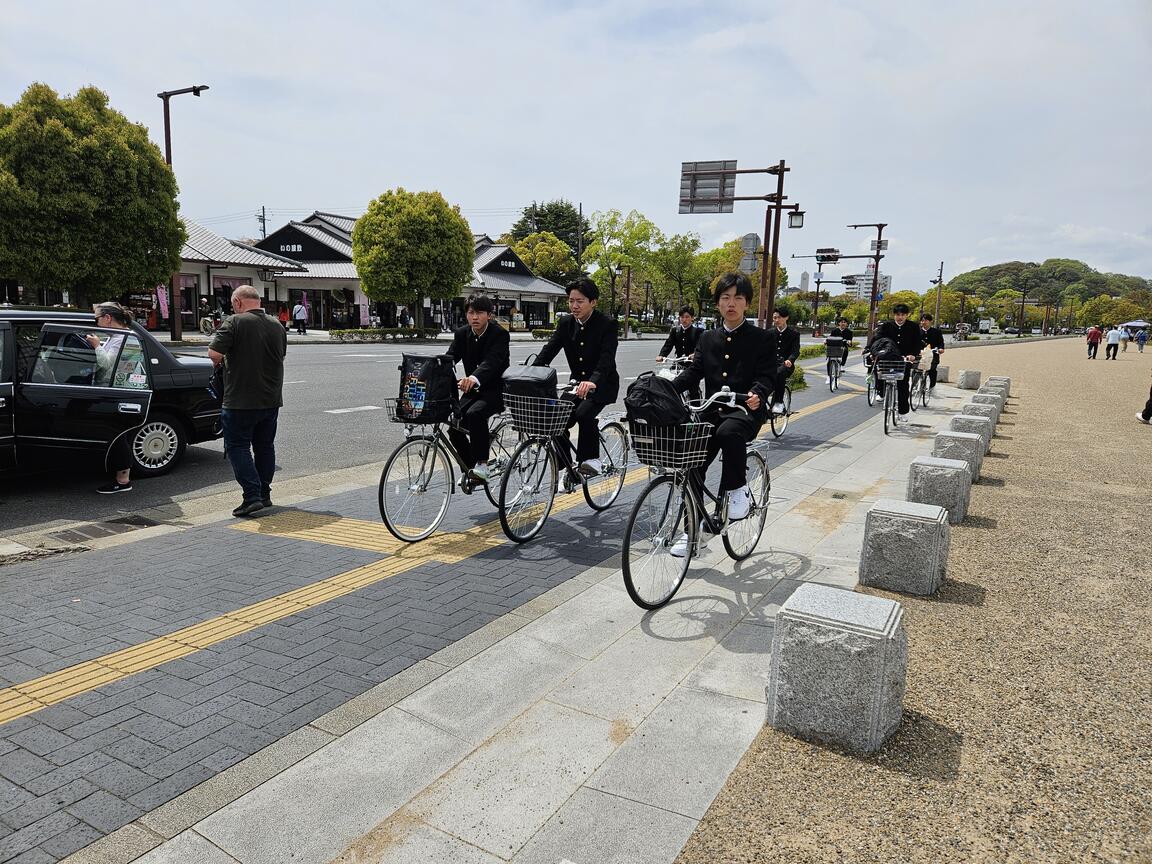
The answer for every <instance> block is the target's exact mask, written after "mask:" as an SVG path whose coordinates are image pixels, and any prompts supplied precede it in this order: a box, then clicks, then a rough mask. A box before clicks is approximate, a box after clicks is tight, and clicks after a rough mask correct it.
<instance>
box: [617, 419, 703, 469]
mask: <svg viewBox="0 0 1152 864" xmlns="http://www.w3.org/2000/svg"><path fill="white" fill-rule="evenodd" d="M713 430H714V427H713V426H712V424H711V423H680V424H678V425H676V426H653V425H651V424H648V423H642V422H640V421H639V420H629V421H628V433H629V437H630V438H631V439H632V452H633V453H634V454H635V455H636V460H637V461H638V462H640V463H641V464H642V465H647V466H649V467H651V468H667V469H670V470H674V471H679V470H683V469H685V468H694V467H696V466H697V465H703V464H704V463H705V462H706V461H708V441H709V439H711V437H712V432H713Z"/></svg>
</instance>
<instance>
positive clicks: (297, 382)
mask: <svg viewBox="0 0 1152 864" xmlns="http://www.w3.org/2000/svg"><path fill="white" fill-rule="evenodd" d="M284 383H285V384H307V383H308V382H307V381H305V380H304V379H303V378H301V379H300V380H299V381H285V382H284Z"/></svg>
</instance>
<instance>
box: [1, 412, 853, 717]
mask: <svg viewBox="0 0 1152 864" xmlns="http://www.w3.org/2000/svg"><path fill="white" fill-rule="evenodd" d="M855 395H856V394H851V393H849V394H844V395H842V396H836V397H833V398H831V399H827V400H825V401H823V402H820V403H818V404H816V405H813V406H812V407H810V408H805V409H804V412H803V416H805V417H808V416H811V415H812V414H815V413H816V412H818V411H822V410H824V409H825V408H829V407H831V406H832V405H836V404H838V403H840V402H843V401H845V400H846V399H850V398H853V397H854V396H855ZM769 434H770V433H769ZM646 479H648V472H647V471H644V470H642V469H641V470H637V469H633V470H632V471H630V472H629V473H628V476H627V478H626V479H625V485H632V484H633V483H638V482H640V481H642V480H646ZM583 504H584V496H583V495H582V494H580V493H573V494H571V495H564V496H561V497H559V498H557V499H556V502H555V504H554V505H553V507H552V512H553V513H562V512H564V511H565V510H570V509H572V508H574V507H576V506H582V505H583ZM232 527H233V528H235V529H236V530H238V531H248V532H251V533H254V534H264V535H268V536H274V537H285V538H291V539H295V540H308V541H311V542H314V543H325V544H328V545H332V546H342V547H345V548H350V549H362V550H366V551H369V552H379V553H381V554H384V555H388V556H389V557H388V558H385V559H383V560H381V561H376V562H373V563H372V564H367V565H365V566H363V567H357V568H356V569H354V570H349V571H348V572H347V573H340V574H338V575H336V576H331V577H329V578H327V579H322V580H320V581H319V582H315V583H313V584H311V585H305V586H304V587H302V588H296V589H294V590H292V591H288V592H287V593H284V594H280V595H278V596H276V597H270V598H268V599H267V600H262V601H260V602H259V603H253V604H252V605H250V606H245V607H243V608H241V609H236V610H234V611H232V612H227V613H225V614H223V615H219V616H217V617H215V618H210V619H208V620H207V621H203V622H201V623H199V624H194V625H192V626H191V627H185V628H183V629H181V630H177V631H175V632H173V633H169V634H167V635H165V636H159V637H157V638H155V639H150V640H149V641H147V642H143V643H141V644H139V645H133V646H131V647H129V648H124V649H121V650H120V651H115V652H113V653H111V654H105V655H104V656H102V657H97V658H96V659H94V660H88V661H85V662H83V663H79V664H77V665H75V666H69V667H68V668H67V669H61V670H60V671H59V672H52V673H49V674H48V675H42V676H40V677H39V678H35V679H33V680H31V681H26V682H24V683H22V684H14V685H13V686H11V687H7V688H3V689H0V725H3V724H4V723H7V722H9V721H11V720H15V719H16V718H18V717H24V716H27V715H28V714H34V713H35V712H37V711H40V710H42V709H44V708H47V707H48V706H50V705H56V704H58V703H60V702H63V701H64V700H66V699H69V698H71V697H72V696H78V695H79V694H81V693H87V692H89V691H91V690H95V689H97V688H98V687H103V686H104V685H106V684H111V683H113V682H114V681H119V680H121V679H123V678H127V677H128V676H130V675H135V674H136V673H137V672H145V671H147V670H149V669H155V668H156V667H157V666H160V665H163V664H164V663H167V662H169V661H170V660H176V659H179V658H180V657H186V656H188V655H189V654H194V653H196V652H197V651H199V650H201V649H203V648H207V647H209V646H211V645H215V644H217V643H218V642H223V641H224V640H225V639H231V638H232V637H233V636H239V635H241V634H243V633H248V632H250V631H252V630H255V629H256V628H257V627H260V626H262V625H264V624H269V623H271V622H273V621H279V620H280V619H281V618H287V617H289V616H290V615H295V614H297V613H298V612H303V611H305V610H307V609H311V608H313V607H315V606H319V605H320V604H322V603H327V602H328V601H329V600H334V599H336V598H337V597H343V596H345V595H347V594H351V593H353V592H354V591H358V590H359V589H361V588H364V587H366V586H368V585H372V584H374V583H376V582H381V581H383V580H385V579H389V578H391V577H392V576H395V575H397V574H399V573H403V572H405V571H408V570H412V569H415V568H416V567H418V566H420V565H421V564H424V563H427V562H429V561H439V562H442V563H445V564H451V563H456V562H458V561H463V560H464V559H466V558H471V557H472V556H473V555H475V554H477V553H478V552H480V551H482V550H484V549H487V548H490V547H492V546H499V545H501V544H502V543H504V542H506V541H505V539H504V535H503V533H502V532H501V530H500V523H499V520H493V521H491V522H486V523H484V524H482V525H478V526H476V527H475V528H470V529H468V530H467V531H458V532H451V533H443V534H434V535H432V536H431V537H429V538H428V539H427V540H424V541H422V542H420V543H404V542H401V541H399V540H397V539H396V538H395V537H393V536H392V535H391V534H390V533H389V532H388V529H387V528H385V527H384V526H383V525H382V524H380V523H378V522H368V521H365V520H362V519H348V518H344V517H339V516H330V515H325V514H323V513H311V512H307V511H303V510H295V511H288V512H285V513H277V514H274V515H271V516H265V517H264V518H262V519H254V520H250V521H245V522H240V523H237V524H236V525H234V526H232ZM545 530H547V529H545Z"/></svg>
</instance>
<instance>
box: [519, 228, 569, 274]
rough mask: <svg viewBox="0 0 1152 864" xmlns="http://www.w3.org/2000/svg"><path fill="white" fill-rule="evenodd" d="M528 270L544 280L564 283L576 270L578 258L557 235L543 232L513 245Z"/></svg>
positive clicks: (530, 235) (531, 235)
mask: <svg viewBox="0 0 1152 864" xmlns="http://www.w3.org/2000/svg"><path fill="white" fill-rule="evenodd" d="M512 251H513V252H515V253H516V254H517V255H519V256H520V258H521V260H522V261H523V262H524V263H525V264H527V265H528V269H529V270H531V271H532V272H533V273H535V274H536V275H537V276H540V277H542V278H544V279H551V280H552V281H553V282H562V281H563V280H564V279H565V278H567V277H568V276H570V275H571V274H572V273H574V272H575V270H576V256H575V255H573V254H572V250H571V249H569V248H568V244H567V243H565V242H564V241H563V240H560V239H559V238H558V237H557V236H556V235H555V234H551V233H549V232H548V231H541V232H540V233H539V234H529V235H528V236H527V237H525V238H524V239H523V240H520V241H518V242H516V243H513V244H512Z"/></svg>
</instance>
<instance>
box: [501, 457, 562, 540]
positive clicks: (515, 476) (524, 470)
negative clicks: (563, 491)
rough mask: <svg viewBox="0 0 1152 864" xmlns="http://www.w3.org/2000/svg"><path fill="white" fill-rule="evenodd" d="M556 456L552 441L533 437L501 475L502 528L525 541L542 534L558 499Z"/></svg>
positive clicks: (512, 538) (509, 535)
mask: <svg viewBox="0 0 1152 864" xmlns="http://www.w3.org/2000/svg"><path fill="white" fill-rule="evenodd" d="M556 481H557V478H556V459H555V457H554V456H553V455H552V451H551V449H550V448H549V446H548V442H547V441H544V440H541V439H539V438H529V439H528V440H527V441H525V442H523V443H522V444H521V445H520V446H519V447H517V448H516V452H515V453H513V454H512V459H511V461H510V462H509V463H508V467H507V469H505V471H504V475H503V476H502V477H501V478H500V497H499V500H498V501H497V506H498V507H499V508H500V527H501V528H503V529H504V533H505V534H507V535H508V539H509V540H513V541H515V542H516V543H525V542H527V541H528V540H531V539H532V538H533V537H535V536H536V535H537V534H539V533H540V529H541V528H543V527H544V522H545V520H547V518H548V514H549V513H551V512H552V502H554V501H555V500H556Z"/></svg>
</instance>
